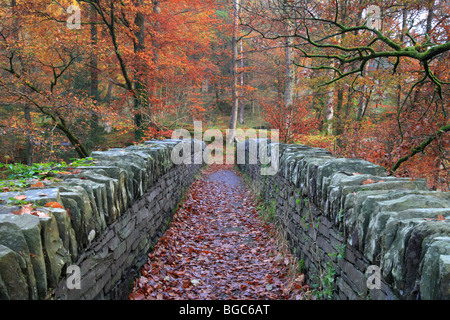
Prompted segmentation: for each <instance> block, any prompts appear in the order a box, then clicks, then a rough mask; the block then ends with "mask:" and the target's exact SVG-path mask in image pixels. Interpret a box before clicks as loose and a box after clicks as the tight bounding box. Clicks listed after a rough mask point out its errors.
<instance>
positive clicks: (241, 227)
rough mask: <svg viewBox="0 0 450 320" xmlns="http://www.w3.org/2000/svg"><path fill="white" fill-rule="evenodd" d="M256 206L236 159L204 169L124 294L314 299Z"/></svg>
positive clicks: (140, 297)
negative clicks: (234, 161) (233, 161)
mask: <svg viewBox="0 0 450 320" xmlns="http://www.w3.org/2000/svg"><path fill="white" fill-rule="evenodd" d="M259 209H260V208H259V206H258V200H257V197H256V196H255V195H254V194H253V193H252V191H251V190H250V188H249V187H248V186H247V185H246V183H245V181H244V179H243V178H242V176H241V175H240V173H239V172H238V171H236V170H235V169H234V168H233V166H231V165H211V166H209V167H207V168H206V169H204V170H203V172H202V174H201V175H200V177H199V178H198V179H197V180H196V181H195V182H194V183H193V184H192V185H191V187H190V189H189V190H188V192H187V194H186V196H185V199H184V200H183V201H182V203H181V204H180V206H179V208H178V210H177V212H176V213H175V215H174V217H173V219H172V222H171V223H170V225H169V228H168V230H167V231H166V232H165V234H164V235H163V236H162V237H161V238H160V240H159V241H158V243H157V244H156V246H155V248H154V249H153V250H152V251H151V252H150V253H149V254H148V261H147V263H146V264H145V265H144V266H143V267H142V270H141V276H140V278H138V279H136V280H135V282H134V288H133V291H132V292H131V294H130V295H129V298H130V299H132V300H143V299H157V300H166V299H174V300H184V299H189V300H228V299H240V300H241V299H242V300H243V299H255V300H256V299H259V300H269V299H270V300H286V299H289V300H302V299H311V298H312V297H311V294H310V291H309V286H308V285H307V284H306V283H305V276H304V274H302V273H300V272H299V271H298V263H297V261H296V259H295V258H294V257H293V256H292V255H291V254H290V253H289V251H288V249H287V246H286V243H285V242H284V240H283V239H282V237H281V236H280V235H279V232H278V231H277V230H276V228H275V227H274V225H273V224H272V223H268V222H266V221H264V219H263V218H262V217H261V212H260V211H261V210H259Z"/></svg>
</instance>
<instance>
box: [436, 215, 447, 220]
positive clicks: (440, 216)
mask: <svg viewBox="0 0 450 320" xmlns="http://www.w3.org/2000/svg"><path fill="white" fill-rule="evenodd" d="M436 220H437V221H445V218H444V216H443V215H441V214H438V216H437V218H436Z"/></svg>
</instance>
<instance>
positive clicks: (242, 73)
mask: <svg viewBox="0 0 450 320" xmlns="http://www.w3.org/2000/svg"><path fill="white" fill-rule="evenodd" d="M240 45H241V50H240V60H241V61H240V62H241V72H240V79H241V90H242V87H243V86H244V56H243V49H242V39H241V41H240ZM239 107H240V109H239V123H240V124H243V123H244V108H245V105H244V101H243V99H240V101H239Z"/></svg>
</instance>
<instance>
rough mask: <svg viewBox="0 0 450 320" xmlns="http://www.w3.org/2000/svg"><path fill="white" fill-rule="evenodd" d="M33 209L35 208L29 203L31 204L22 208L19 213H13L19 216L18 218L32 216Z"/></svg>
mask: <svg viewBox="0 0 450 320" xmlns="http://www.w3.org/2000/svg"><path fill="white" fill-rule="evenodd" d="M32 209H33V208H32V204H31V203H29V204H26V205H23V206H21V207H20V210H18V211H13V213H14V214H15V215H18V216H21V215H24V214H31V211H32Z"/></svg>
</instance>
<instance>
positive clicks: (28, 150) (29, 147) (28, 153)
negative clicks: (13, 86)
mask: <svg viewBox="0 0 450 320" xmlns="http://www.w3.org/2000/svg"><path fill="white" fill-rule="evenodd" d="M23 113H24V118H25V121H26V123H27V132H26V140H25V141H26V142H25V158H26V161H27V165H29V166H32V165H33V143H32V140H31V134H30V126H31V115H30V106H29V105H28V104H26V105H25V107H24V109H23Z"/></svg>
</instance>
